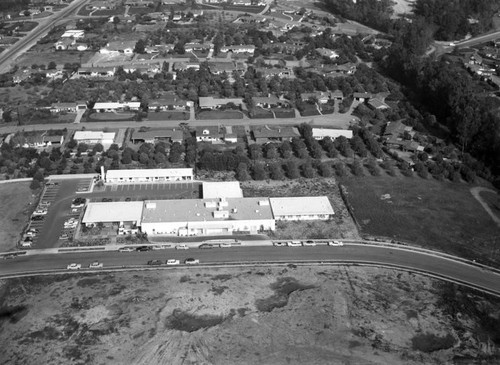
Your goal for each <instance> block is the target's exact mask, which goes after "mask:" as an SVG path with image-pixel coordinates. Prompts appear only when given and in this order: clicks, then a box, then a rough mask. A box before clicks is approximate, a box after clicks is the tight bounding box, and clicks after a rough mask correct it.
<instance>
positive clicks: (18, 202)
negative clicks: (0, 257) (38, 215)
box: [0, 181, 36, 252]
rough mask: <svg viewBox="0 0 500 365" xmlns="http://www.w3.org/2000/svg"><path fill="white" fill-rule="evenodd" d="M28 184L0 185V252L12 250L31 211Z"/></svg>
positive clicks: (31, 196)
mask: <svg viewBox="0 0 500 365" xmlns="http://www.w3.org/2000/svg"><path fill="white" fill-rule="evenodd" d="M29 186H30V182H29V181H27V182H16V183H6V184H0V207H2V208H1V209H0V227H1V228H0V252H5V251H9V250H11V249H14V248H15V246H16V244H17V241H19V238H20V237H21V236H20V234H21V231H22V229H23V228H24V226H25V225H26V222H27V221H28V217H29V215H30V214H31V212H32V211H33V204H34V202H35V201H36V199H35V197H34V196H33V195H32V192H31V190H30V188H29Z"/></svg>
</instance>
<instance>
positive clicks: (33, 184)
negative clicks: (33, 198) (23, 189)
mask: <svg viewBox="0 0 500 365" xmlns="http://www.w3.org/2000/svg"><path fill="white" fill-rule="evenodd" d="M40 186H41V185H40V181H38V180H35V179H33V180H31V184H30V189H31V190H37V189H39V188H40Z"/></svg>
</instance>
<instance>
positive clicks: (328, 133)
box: [312, 128, 352, 139]
mask: <svg viewBox="0 0 500 365" xmlns="http://www.w3.org/2000/svg"><path fill="white" fill-rule="evenodd" d="M312 135H313V137H314V138H316V139H318V138H321V139H322V138H324V137H330V138H337V137H340V136H344V137H345V138H352V131H351V130H350V129H330V128H313V129H312Z"/></svg>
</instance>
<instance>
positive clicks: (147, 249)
mask: <svg viewBox="0 0 500 365" xmlns="http://www.w3.org/2000/svg"><path fill="white" fill-rule="evenodd" d="M135 250H136V251H138V252H145V251H151V247H149V246H139V247H137V248H136V249H135Z"/></svg>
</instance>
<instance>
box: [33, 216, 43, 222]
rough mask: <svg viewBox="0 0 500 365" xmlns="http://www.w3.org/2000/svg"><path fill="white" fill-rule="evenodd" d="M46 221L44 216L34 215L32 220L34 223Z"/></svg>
mask: <svg viewBox="0 0 500 365" xmlns="http://www.w3.org/2000/svg"><path fill="white" fill-rule="evenodd" d="M44 219H45V216H44V215H32V216H31V220H32V221H43V220H44Z"/></svg>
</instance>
